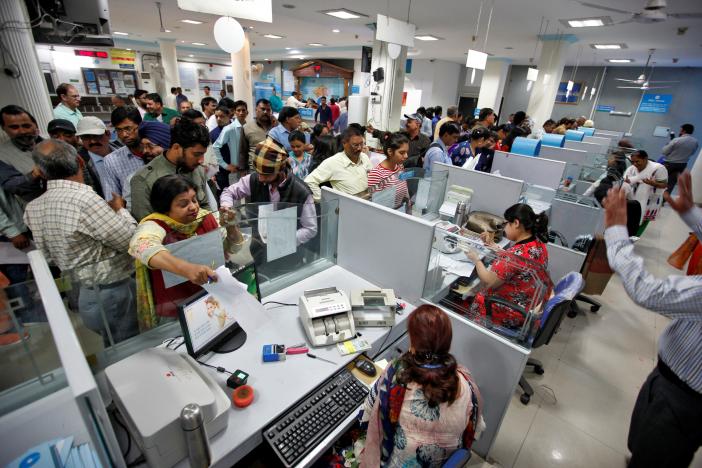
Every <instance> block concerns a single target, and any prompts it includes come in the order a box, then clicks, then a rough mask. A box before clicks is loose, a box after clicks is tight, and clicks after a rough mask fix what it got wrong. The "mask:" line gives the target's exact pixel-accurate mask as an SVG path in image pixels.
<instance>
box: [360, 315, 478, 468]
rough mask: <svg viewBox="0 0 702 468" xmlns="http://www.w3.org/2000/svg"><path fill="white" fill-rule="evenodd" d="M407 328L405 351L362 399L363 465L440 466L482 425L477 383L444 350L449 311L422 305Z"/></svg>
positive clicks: (465, 445) (469, 441) (468, 442)
mask: <svg viewBox="0 0 702 468" xmlns="http://www.w3.org/2000/svg"><path fill="white" fill-rule="evenodd" d="M407 330H408V333H409V338H410V349H409V351H408V352H406V353H405V354H403V355H402V356H400V357H399V358H397V359H395V360H394V361H393V362H392V363H391V364H389V365H388V367H387V368H386V369H385V371H384V372H383V374H382V375H381V376H380V378H379V379H378V380H377V381H376V383H375V385H374V386H373V387H372V388H371V391H370V393H369V394H368V398H367V399H366V402H365V403H364V405H363V410H362V412H361V415H360V420H361V427H362V429H364V430H365V431H366V438H365V443H364V446H363V449H362V451H361V453H360V456H359V459H360V462H361V464H360V465H361V466H362V467H395V466H431V467H439V466H443V464H444V462H445V461H446V460H447V459H448V458H449V457H450V456H451V454H452V453H453V452H454V451H455V450H457V449H459V448H465V449H468V450H470V447H471V445H472V444H473V441H474V440H475V439H476V436H477V435H479V433H480V432H481V431H482V430H483V429H484V428H485V423H484V421H483V418H482V398H481V396H480V391H479V389H478V386H477V385H476V383H475V381H474V380H473V378H472V377H471V375H470V372H469V371H468V370H467V369H466V368H464V367H462V366H460V365H458V363H457V362H456V359H455V358H454V357H453V356H452V355H451V354H450V353H449V349H450V348H451V339H452V329H451V320H450V319H449V317H448V316H447V315H446V314H445V313H444V312H443V311H441V310H440V309H439V308H437V307H435V306H432V305H422V306H420V307H418V308H417V309H416V310H414V311H413V312H412V313H411V314H410V316H409V317H408V318H407Z"/></svg>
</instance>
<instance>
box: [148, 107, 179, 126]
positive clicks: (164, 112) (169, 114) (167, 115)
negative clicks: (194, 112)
mask: <svg viewBox="0 0 702 468" xmlns="http://www.w3.org/2000/svg"><path fill="white" fill-rule="evenodd" d="M161 116H162V120H161V121H162V122H163V123H165V124H166V125H170V124H171V119H172V118H173V117H180V112H178V111H177V110H175V109H171V108H170V107H164V108H163V109H161ZM144 120H158V116H157V115H155V114H152V113H151V112H147V113H146V114H144Z"/></svg>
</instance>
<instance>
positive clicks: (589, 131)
mask: <svg viewBox="0 0 702 468" xmlns="http://www.w3.org/2000/svg"><path fill="white" fill-rule="evenodd" d="M578 131H581V132H583V133H584V134H585V136H586V137H588V136H593V135H594V134H595V129H594V128H592V127H578Z"/></svg>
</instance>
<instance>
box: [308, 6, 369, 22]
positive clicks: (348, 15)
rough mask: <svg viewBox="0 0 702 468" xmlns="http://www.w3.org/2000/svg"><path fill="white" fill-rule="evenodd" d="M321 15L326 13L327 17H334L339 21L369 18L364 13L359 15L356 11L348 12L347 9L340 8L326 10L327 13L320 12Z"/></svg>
mask: <svg viewBox="0 0 702 468" xmlns="http://www.w3.org/2000/svg"><path fill="white" fill-rule="evenodd" d="M320 13H324V14H325V15H329V16H333V17H335V18H339V19H345V20H347V19H356V18H360V17H362V16H363V17H367V16H368V15H364V14H363V13H358V12H356V11H351V10H347V9H346V8H339V9H336V10H326V11H320Z"/></svg>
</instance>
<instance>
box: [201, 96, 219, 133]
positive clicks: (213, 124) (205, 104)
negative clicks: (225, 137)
mask: <svg viewBox="0 0 702 468" xmlns="http://www.w3.org/2000/svg"><path fill="white" fill-rule="evenodd" d="M200 107H202V113H203V114H205V125H206V126H207V130H209V131H212V130H214V129H215V128H217V117H215V110H216V109H217V100H216V99H215V98H213V97H209V96H205V97H204V98H202V100H201V101H200Z"/></svg>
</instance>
